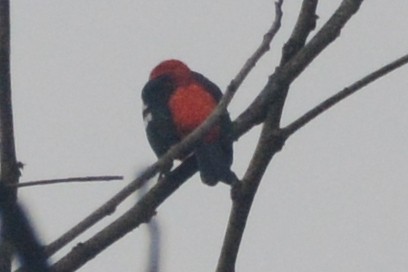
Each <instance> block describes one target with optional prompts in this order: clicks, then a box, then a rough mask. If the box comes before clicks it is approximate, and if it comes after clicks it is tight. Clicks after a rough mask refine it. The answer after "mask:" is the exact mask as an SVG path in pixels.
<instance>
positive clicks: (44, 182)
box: [8, 176, 123, 188]
mask: <svg viewBox="0 0 408 272" xmlns="http://www.w3.org/2000/svg"><path fill="white" fill-rule="evenodd" d="M112 180H123V176H92V177H73V178H61V179H45V180H36V181H27V182H21V183H18V184H11V185H8V186H9V187H17V188H21V187H29V186H36V185H50V184H60V183H72V182H90V181H91V182H95V181H112Z"/></svg>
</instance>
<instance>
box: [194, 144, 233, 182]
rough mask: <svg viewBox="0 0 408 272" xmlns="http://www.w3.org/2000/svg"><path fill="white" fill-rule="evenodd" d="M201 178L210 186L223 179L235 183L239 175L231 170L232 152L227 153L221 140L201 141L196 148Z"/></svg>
mask: <svg viewBox="0 0 408 272" xmlns="http://www.w3.org/2000/svg"><path fill="white" fill-rule="evenodd" d="M195 156H196V159H197V165H198V169H199V171H200V175H201V180H202V181H203V182H204V183H205V184H207V185H210V186H213V185H215V184H217V182H218V181H223V182H225V183H227V184H230V185H232V184H234V183H236V182H237V181H238V178H237V176H236V175H235V174H234V172H232V171H231V169H230V167H231V163H232V154H227V153H226V152H225V150H224V149H223V148H222V146H221V144H220V143H219V142H215V143H205V142H204V143H201V144H200V145H199V146H198V147H197V148H196V150H195Z"/></svg>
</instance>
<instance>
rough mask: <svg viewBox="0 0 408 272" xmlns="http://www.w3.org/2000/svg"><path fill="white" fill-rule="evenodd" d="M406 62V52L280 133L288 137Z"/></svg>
mask: <svg viewBox="0 0 408 272" xmlns="http://www.w3.org/2000/svg"><path fill="white" fill-rule="evenodd" d="M407 63H408V54H407V55H405V56H403V57H401V58H398V59H397V60H395V61H393V62H391V63H389V64H387V65H385V66H383V67H381V68H380V69H378V70H376V71H374V72H372V73H370V74H369V75H367V76H365V77H363V78H362V79H360V80H358V81H356V82H354V83H353V84H351V85H350V86H348V87H346V88H344V89H343V90H342V91H340V92H338V93H336V94H335V95H333V96H331V97H330V98H328V99H326V100H325V101H323V102H322V103H320V104H319V105H317V106H316V107H314V108H313V109H311V110H310V111H308V112H307V113H305V114H304V115H303V116H301V117H300V118H298V119H297V120H296V121H294V122H292V123H291V124H289V125H288V126H286V127H285V128H284V129H283V130H282V133H283V135H284V137H285V138H287V137H289V136H290V135H292V134H293V133H295V132H296V131H297V130H299V129H300V128H302V127H303V126H304V125H306V124H308V123H309V122H310V121H312V120H313V119H314V118H316V117H317V116H319V115H320V114H322V113H323V112H325V111H326V110H328V109H330V108H331V107H333V106H334V105H336V104H337V103H339V102H340V101H342V100H343V99H345V98H346V97H348V96H349V95H351V94H353V93H355V92H357V91H359V90H361V89H362V88H363V87H365V86H367V85H368V84H370V83H372V82H374V81H376V80H377V79H380V78H381V77H383V76H385V75H387V74H388V73H390V72H392V71H394V70H395V69H397V68H399V67H401V66H403V65H405V64H407Z"/></svg>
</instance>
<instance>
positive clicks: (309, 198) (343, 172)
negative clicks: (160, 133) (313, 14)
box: [11, 0, 408, 272]
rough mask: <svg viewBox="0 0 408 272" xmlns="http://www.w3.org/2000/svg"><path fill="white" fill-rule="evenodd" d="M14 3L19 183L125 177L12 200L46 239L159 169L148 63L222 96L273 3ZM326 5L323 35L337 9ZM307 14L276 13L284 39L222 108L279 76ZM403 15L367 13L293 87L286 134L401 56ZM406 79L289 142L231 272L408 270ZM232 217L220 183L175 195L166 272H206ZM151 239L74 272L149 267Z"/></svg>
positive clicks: (380, 5) (396, 76)
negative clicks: (149, 134)
mask: <svg viewBox="0 0 408 272" xmlns="http://www.w3.org/2000/svg"><path fill="white" fill-rule="evenodd" d="M11 2H12V11H11V24H12V29H11V30H12V85H13V92H14V93H13V103H14V105H13V106H14V114H15V130H16V142H17V156H18V159H19V160H20V161H22V162H23V163H25V164H26V166H25V168H24V173H23V177H22V181H30V180H37V179H49V178H63V177H71V176H85V175H105V174H112V175H113V174H115V175H116V174H118V175H122V174H123V175H126V181H123V182H118V183H115V184H113V183H111V184H107V183H100V184H94V183H93V184H75V185H72V184H71V185H54V186H47V187H45V186H41V187H36V188H26V189H22V190H21V192H20V198H21V200H22V201H23V202H24V204H25V206H26V207H27V208H28V210H29V211H30V213H31V215H32V217H33V220H34V221H35V225H36V227H37V229H38V231H39V232H40V233H41V237H42V239H43V241H44V242H45V243H48V242H51V241H53V240H54V239H55V238H57V237H58V236H59V235H61V234H62V233H63V232H65V231H66V230H68V229H69V228H71V227H72V226H73V225H74V224H75V223H76V222H78V221H79V220H80V219H82V218H83V217H85V216H86V215H88V214H89V213H90V212H91V211H93V210H94V209H95V208H96V207H98V206H99V205H100V204H102V203H103V202H104V201H105V200H106V199H107V198H108V197H110V196H112V195H113V194H114V193H115V192H116V191H118V190H119V189H120V188H122V187H123V186H124V185H125V184H126V182H128V181H129V180H130V179H131V178H132V177H133V176H134V174H135V173H136V172H137V171H138V170H140V169H142V167H144V166H146V165H148V164H149V163H152V162H154V160H155V156H154V154H153V152H152V151H151V149H150V147H149V145H148V142H147V140H146V137H145V133H144V127H143V120H142V117H141V111H142V107H141V101H140V91H141V88H142V87H143V85H144V84H145V82H146V80H147V77H148V73H149V71H150V70H151V68H152V67H153V66H154V65H156V64H157V63H158V62H159V61H161V60H163V59H166V58H179V59H181V60H183V61H185V62H186V63H187V64H188V65H189V66H190V67H191V68H192V69H194V70H196V71H199V72H201V73H203V74H204V75H206V76H207V77H208V78H210V79H211V80H212V81H214V82H215V83H217V84H218V85H219V86H220V87H221V89H223V90H224V89H225V87H226V86H227V84H228V83H229V81H230V80H231V79H232V77H233V76H234V75H235V73H236V72H237V71H238V70H239V69H240V67H241V66H242V64H243V63H244V62H245V60H246V59H247V58H248V56H249V55H250V54H251V52H253V50H254V49H255V48H256V47H257V46H258V44H259V43H260V41H261V39H262V35H263V34H264V32H265V31H266V30H267V29H268V28H269V26H270V24H271V22H272V20H273V16H274V3H273V2H274V1H271V0H256V1H244V0H234V1H233V0H228V1H227V0H222V1H201V0H200V1H187V0H175V1H166V0H154V1H131V0H116V1H110V0H98V1H96V0H94V1H91V0H81V1H78V0H59V1H55V0H15V1H11ZM320 2H321V3H320V4H319V7H318V15H319V17H320V19H319V20H318V27H320V26H321V25H322V24H323V23H324V22H325V21H326V20H327V19H328V18H329V16H330V14H331V13H332V12H333V11H334V10H335V8H336V7H337V6H338V5H339V3H340V2H341V1H338V0H336V1H335V0H333V1H320ZM300 3H301V1H295V0H287V1H285V4H284V17H283V22H282V23H283V25H282V29H281V31H280V32H279V34H278V36H277V37H276V40H275V41H274V42H273V44H272V50H271V51H270V52H269V53H268V54H267V56H266V57H264V58H263V59H262V60H261V62H260V63H259V64H258V65H257V67H256V69H255V70H254V71H253V72H252V73H251V75H250V76H249V78H248V80H247V81H246V82H245V83H244V84H243V86H242V87H241V88H240V90H239V93H238V94H237V96H236V99H235V100H234V101H233V103H232V104H231V106H230V109H229V110H230V113H231V116H232V118H235V117H236V116H237V115H238V114H239V113H240V112H241V111H242V110H243V109H244V108H245V107H246V106H247V105H248V104H249V103H250V101H252V99H253V98H254V97H255V95H256V94H257V93H258V92H259V90H260V89H261V88H262V87H263V86H264V84H265V83H266V80H267V76H268V75H269V74H271V73H272V71H273V70H274V67H275V66H276V65H277V61H278V60H279V58H280V53H281V47H282V44H283V43H284V41H285V40H286V39H287V38H288V35H289V33H290V31H291V28H292V27H293V24H294V22H295V19H296V15H297V12H298V10H299V7H300ZM407 11H408V1H406V0H393V1H384V0H369V1H365V3H364V4H363V5H362V9H361V11H360V12H359V13H358V14H357V15H356V16H355V17H353V18H352V20H351V21H350V23H349V24H348V25H347V27H346V28H345V29H344V30H343V31H342V34H341V37H340V39H339V40H337V42H336V43H335V44H333V45H332V46H331V47H330V48H329V49H327V50H326V51H324V53H323V54H321V56H320V57H319V58H318V59H316V60H315V62H313V64H312V65H310V67H309V68H308V70H307V71H306V72H305V73H304V74H302V76H301V77H299V78H298V79H297V80H296V81H295V83H294V84H293V85H292V88H291V90H290V93H289V97H288V101H287V105H286V108H285V112H284V123H288V122H290V121H291V120H293V119H295V118H296V117H298V116H299V115H301V114H302V113H304V112H305V111H306V110H308V109H310V108H311V107H312V106H314V105H316V104H317V103H319V102H320V101H321V100H323V99H325V98H327V97H328V96H330V95H331V94H333V93H335V92H336V91H339V90H340V89H342V88H343V87H344V86H346V85H348V84H351V83H352V82H354V81H355V80H357V79H359V78H361V77H362V76H364V75H366V74H367V73H368V72H370V71H372V70H374V69H376V68H378V67H380V66H381V65H384V64H386V63H387V62H389V61H391V60H393V59H395V58H397V57H399V56H401V55H403V54H406V53H407V49H408V38H407V37H406V32H407V26H408V17H407ZM407 72H408V68H406V67H404V68H402V69H400V70H398V71H397V72H395V73H393V74H392V75H389V76H387V77H386V78H384V79H381V80H380V81H378V82H376V83H374V84H372V85H370V86H369V87H367V88H365V89H364V90H363V91H361V92H360V93H358V94H356V95H354V96H352V97H351V98H349V99H347V100H346V101H345V102H342V103H341V104H339V105H337V106H336V107H335V108H334V109H333V110H331V111H329V112H328V113H326V114H325V115H324V116H322V117H320V118H318V119H316V120H315V121H313V122H312V123H311V124H310V125H308V126H307V127H305V128H304V129H302V130H301V131H300V132H298V133H297V134H296V135H295V136H293V137H292V138H290V139H289V141H288V142H287V143H286V145H285V147H284V149H283V150H282V152H281V153H279V154H278V155H277V156H276V157H275V159H274V160H273V162H272V164H271V166H270V167H269V169H268V171H267V173H266V176H265V178H264V180H263V183H262V185H261V187H260V189H259V192H258V195H257V196H256V200H255V203H254V206H253V210H252V212H251V215H250V218H249V223H248V225H247V230H246V232H245V235H244V240H243V242H242V247H241V251H240V254H239V259H238V263H237V270H238V271H265V270H268V271H282V272H283V271H287V272H289V271H406V270H407V269H408V232H407V229H408V217H407V212H406V211H407V210H408V185H407V177H408V170H407V167H406V164H407V161H408V144H407V143H406V138H407V137H408V116H407V110H406V108H407V107H406V104H407V101H408V94H407V86H408V77H407ZM258 133H259V128H257V129H254V130H253V131H252V132H251V133H249V134H247V135H245V136H244V137H243V138H242V139H241V140H240V141H239V142H237V143H236V144H235V162H234V165H233V169H234V171H236V172H237V174H238V175H239V176H242V174H243V173H244V171H245V169H246V167H247V164H248V161H249V159H250V157H251V155H252V152H253V147H254V145H255V144H256V140H257V136H258ZM133 201H134V199H131V200H130V201H128V203H127V204H126V205H124V206H123V207H122V208H121V209H120V210H119V211H124V210H125V209H126V207H128V206H129V205H130V204H132V203H133ZM230 205H231V202H230V199H229V189H228V188H227V186H225V185H222V184H220V185H218V186H216V187H207V186H205V185H203V184H202V183H201V182H200V180H199V177H198V175H196V176H194V178H193V179H192V180H190V181H189V182H188V183H187V184H185V185H184V186H183V187H182V188H180V190H178V191H177V192H176V193H175V194H174V195H173V196H171V197H170V199H168V200H167V201H166V202H165V203H164V205H162V206H161V207H160V208H159V210H158V218H159V220H160V224H161V225H162V226H163V230H162V231H163V235H164V241H163V251H164V252H163V254H164V257H163V258H164V259H163V271H165V272H173V271H196V272H201V271H203V272H204V271H212V270H214V268H215V266H216V262H217V259H218V255H219V252H220V246H221V243H222V239H223V235H224V229H225V227H226V222H227V219H228V216H229V209H230ZM110 220H113V218H109V219H108V220H106V222H108V221H110ZM106 222H105V223H106ZM101 227H102V226H99V225H98V226H97V227H95V228H94V229H92V230H91V231H89V232H88V233H86V234H85V235H84V236H82V237H81V238H80V239H78V240H76V241H75V243H77V242H80V241H83V240H84V239H86V238H87V237H90V235H92V233H94V232H95V231H96V230H98V229H100V228H101ZM146 234H147V232H146V228H145V226H143V227H141V228H140V229H137V230H136V231H133V232H132V233H131V234H128V235H127V236H126V237H125V238H124V239H122V240H120V241H119V242H117V243H116V244H115V245H114V246H112V247H110V248H109V249H108V250H106V251H105V252H104V253H102V254H101V255H99V256H97V258H96V259H95V260H92V261H91V262H89V263H88V264H86V265H85V266H84V267H82V268H81V269H80V271H84V272H88V271H117V270H120V271H142V269H141V267H143V265H144V262H145V257H146V243H147V239H146ZM73 245H74V244H73ZM62 253H65V252H62ZM60 256H62V254H57V255H55V257H54V260H55V259H57V258H58V257H60Z"/></svg>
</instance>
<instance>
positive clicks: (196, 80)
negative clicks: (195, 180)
mask: <svg viewBox="0 0 408 272" xmlns="http://www.w3.org/2000/svg"><path fill="white" fill-rule="evenodd" d="M221 97H222V93H221V91H220V90H219V88H218V87H217V86H216V85H215V84H214V83H212V82H211V81H210V80H208V79H207V78H205V77H204V76H202V75H201V74H199V73H197V72H194V71H191V70H190V69H189V68H188V66H187V65H185V64H184V63H183V62H181V61H179V60H167V61H164V62H162V63H160V64H159V65H157V66H156V67H155V68H154V69H153V70H152V72H151V73H150V78H149V81H148V83H147V84H146V85H145V87H144V88H143V91H142V99H143V102H144V105H145V109H144V111H143V116H144V118H145V120H147V121H148V122H147V126H146V132H147V136H148V140H149V143H150V145H151V146H152V148H153V150H154V151H155V153H156V155H157V156H159V157H160V156H161V155H163V154H164V153H165V152H166V151H167V150H168V149H169V148H170V147H171V146H172V145H174V144H176V143H178V142H179V141H181V140H182V139H183V138H184V137H185V136H186V135H188V134H189V133H191V132H192V131H193V130H194V129H195V128H197V127H198V126H199V125H200V124H201V123H202V122H204V120H205V119H206V118H207V117H208V116H209V115H210V114H211V112H212V111H213V110H214V109H215V107H216V106H217V104H218V102H219V100H220V99H221ZM232 142H233V139H232V124H231V120H230V118H229V115H228V113H225V114H224V115H223V116H222V117H221V120H220V122H219V123H218V124H216V125H215V126H214V127H213V128H212V129H211V130H210V132H209V133H208V134H207V135H206V136H205V137H204V138H203V140H202V141H201V142H200V143H199V144H198V145H197V147H196V148H195V149H194V151H193V154H194V156H195V158H196V160H197V165H198V168H199V171H200V174H201V179H202V180H203V182H204V183H206V184H208V185H215V184H216V183H217V182H218V181H223V182H225V183H228V184H232V183H235V182H236V181H237V178H236V176H235V174H234V173H233V172H232V171H231V170H230V166H231V164H232V153H233V151H232ZM182 157H184V156H182Z"/></svg>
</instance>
